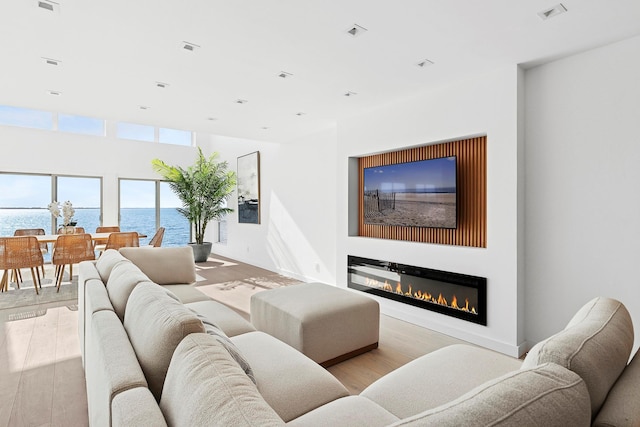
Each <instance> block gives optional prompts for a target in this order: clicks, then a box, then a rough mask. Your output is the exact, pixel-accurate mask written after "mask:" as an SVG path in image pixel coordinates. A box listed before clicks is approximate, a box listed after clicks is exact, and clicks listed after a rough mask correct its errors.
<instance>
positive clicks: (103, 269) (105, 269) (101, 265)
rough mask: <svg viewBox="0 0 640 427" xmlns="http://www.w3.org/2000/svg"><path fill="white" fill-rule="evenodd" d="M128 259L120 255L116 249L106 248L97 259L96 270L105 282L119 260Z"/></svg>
mask: <svg viewBox="0 0 640 427" xmlns="http://www.w3.org/2000/svg"><path fill="white" fill-rule="evenodd" d="M126 260H127V259H126V258H125V257H123V256H122V255H120V253H118V251H116V250H115V249H109V250H106V251H104V252H103V253H102V255H100V257H99V258H98V260H97V261H96V270H98V274H99V275H100V278H101V279H102V281H103V282H104V283H107V282H108V281H109V275H110V274H111V269H113V267H115V265H116V264H117V263H119V262H122V261H126Z"/></svg>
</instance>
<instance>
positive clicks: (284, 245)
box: [209, 129, 336, 283]
mask: <svg viewBox="0 0 640 427" xmlns="http://www.w3.org/2000/svg"><path fill="white" fill-rule="evenodd" d="M209 144H210V145H209V149H210V150H211V151H218V152H220V153H221V155H223V156H224V159H225V160H227V161H228V162H229V164H230V166H231V167H232V169H236V167H237V157H239V156H243V155H245V154H249V153H252V152H254V151H259V152H260V209H261V212H260V216H261V220H260V221H261V222H260V224H239V223H238V220H237V195H236V194H234V195H233V196H232V197H231V198H230V200H229V201H230V203H229V207H231V208H233V209H236V212H234V213H233V214H231V217H230V218H229V219H230V220H229V221H228V225H227V227H228V228H227V230H228V242H227V243H226V244H214V247H213V249H212V250H213V251H214V252H216V253H219V254H221V255H223V256H228V257H230V258H233V259H237V260H239V261H244V262H248V263H251V264H253V265H257V266H260V267H263V268H267V269H269V270H272V271H277V272H280V273H282V274H285V275H288V276H292V277H297V278H300V279H301V280H305V281H321V282H327V283H334V282H335V247H336V231H335V230H336V214H335V212H336V209H335V205H336V194H335V188H336V161H335V159H336V155H335V150H336V148H335V146H336V136H335V129H328V130H326V131H323V132H320V133H317V134H314V135H310V136H308V137H306V138H304V139H303V140H299V141H296V142H294V143H291V144H271V143H266V142H259V141H251V140H244V139H237V138H228V137H221V136H212V137H211V139H210V143H209Z"/></svg>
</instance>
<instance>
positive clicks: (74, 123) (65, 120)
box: [58, 114, 104, 136]
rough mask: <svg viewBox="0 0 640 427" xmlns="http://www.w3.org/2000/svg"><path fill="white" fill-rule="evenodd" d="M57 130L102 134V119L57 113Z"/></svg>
mask: <svg viewBox="0 0 640 427" xmlns="http://www.w3.org/2000/svg"><path fill="white" fill-rule="evenodd" d="M58 130H61V131H64V132H74V133H82V134H85V135H97V136H104V120H101V119H94V118H93V117H85V116H73V115H70V114H58Z"/></svg>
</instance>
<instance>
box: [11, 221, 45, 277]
mask: <svg viewBox="0 0 640 427" xmlns="http://www.w3.org/2000/svg"><path fill="white" fill-rule="evenodd" d="M45 234H46V233H45V232H44V228H18V229H17V230H16V231H14V232H13V235H14V236H44V235H45ZM40 251H41V252H42V255H44V254H46V253H49V245H47V244H46V243H40ZM42 276H43V277H44V264H43V265H42Z"/></svg>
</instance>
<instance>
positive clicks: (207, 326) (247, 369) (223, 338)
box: [196, 313, 256, 384]
mask: <svg viewBox="0 0 640 427" xmlns="http://www.w3.org/2000/svg"><path fill="white" fill-rule="evenodd" d="M196 315H197V316H198V318H199V319H200V320H201V321H202V324H203V325H204V330H205V332H206V333H207V334H209V335H211V336H212V337H214V338H215V339H216V340H218V342H219V343H220V344H222V346H223V347H224V348H225V350H227V351H228V352H229V354H230V355H231V357H232V358H233V360H235V361H236V362H237V363H238V366H240V368H241V369H242V370H243V371H244V373H245V374H247V376H248V377H249V379H250V380H251V381H252V382H253V383H254V384H255V383H256V378H255V377H254V375H253V370H252V369H251V365H249V362H247V359H245V358H244V356H243V355H242V353H240V350H238V347H236V345H235V344H234V343H233V342H232V341H231V340H230V339H229V337H228V336H227V335H226V334H225V333H224V332H223V331H222V330H221V329H220V328H218V327H217V326H216V325H215V324H214V323H212V322H210V321H209V320H208V319H207V318H206V317H203V316H200V315H198V313H196Z"/></svg>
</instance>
